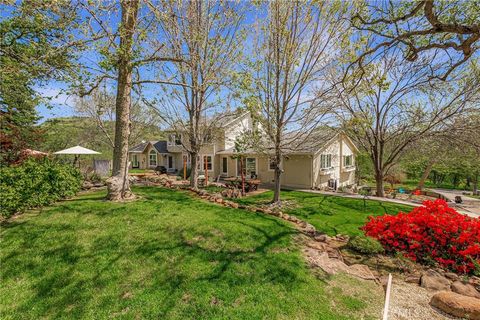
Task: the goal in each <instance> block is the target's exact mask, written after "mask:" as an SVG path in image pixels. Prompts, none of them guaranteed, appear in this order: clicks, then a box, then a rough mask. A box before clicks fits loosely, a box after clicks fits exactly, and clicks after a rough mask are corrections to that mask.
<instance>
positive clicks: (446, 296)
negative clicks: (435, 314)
mask: <svg viewBox="0 0 480 320" xmlns="http://www.w3.org/2000/svg"><path fill="white" fill-rule="evenodd" d="M430 305H431V306H433V307H435V308H438V309H440V310H442V311H443V312H445V313H447V314H449V315H452V316H455V317H459V318H465V319H470V320H480V299H477V298H473V297H467V296H463V295H461V294H458V293H455V292H451V291H441V292H437V293H436V294H434V295H433V297H432V299H431V300H430Z"/></svg>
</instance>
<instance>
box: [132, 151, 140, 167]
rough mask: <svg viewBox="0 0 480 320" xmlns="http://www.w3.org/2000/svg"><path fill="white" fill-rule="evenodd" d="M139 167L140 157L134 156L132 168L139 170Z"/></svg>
mask: <svg viewBox="0 0 480 320" xmlns="http://www.w3.org/2000/svg"><path fill="white" fill-rule="evenodd" d="M139 166H140V163H139V162H138V156H137V155H136V154H134V155H133V159H132V168H138V167H139Z"/></svg>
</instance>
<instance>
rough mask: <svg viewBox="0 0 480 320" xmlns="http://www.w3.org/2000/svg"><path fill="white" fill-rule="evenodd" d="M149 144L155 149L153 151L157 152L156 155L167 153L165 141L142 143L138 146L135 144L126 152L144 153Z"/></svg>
mask: <svg viewBox="0 0 480 320" xmlns="http://www.w3.org/2000/svg"><path fill="white" fill-rule="evenodd" d="M150 144H151V145H152V146H153V147H154V148H155V150H157V152H158V153H168V149H167V141H165V140H159V141H146V142H142V143H140V144H137V145H136V146H134V147H133V148H131V149H130V150H128V152H131V153H143V152H145V149H146V148H147V146H148V145H150Z"/></svg>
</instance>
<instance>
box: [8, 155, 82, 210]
mask: <svg viewBox="0 0 480 320" xmlns="http://www.w3.org/2000/svg"><path fill="white" fill-rule="evenodd" d="M80 186H81V174H80V172H79V171H78V169H76V168H74V167H72V165H68V164H60V163H56V162H53V161H51V160H50V159H28V160H26V161H25V162H23V163H22V164H20V165H16V166H4V167H2V168H0V212H1V215H2V216H3V217H9V216H11V215H13V214H15V213H18V212H23V211H24V210H26V209H29V208H36V207H41V206H44V205H48V204H50V203H52V202H54V201H57V200H60V199H63V198H66V197H70V196H73V195H75V193H77V192H78V190H80Z"/></svg>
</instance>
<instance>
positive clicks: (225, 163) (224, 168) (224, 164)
mask: <svg viewBox="0 0 480 320" xmlns="http://www.w3.org/2000/svg"><path fill="white" fill-rule="evenodd" d="M222 173H228V158H227V157H223V158H222Z"/></svg>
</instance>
